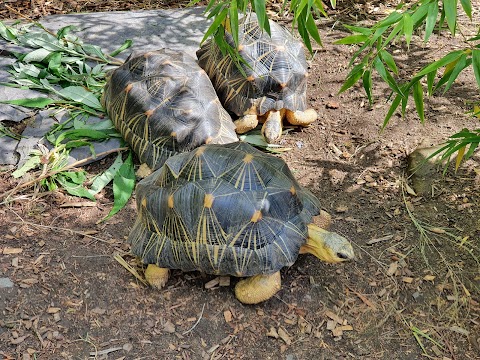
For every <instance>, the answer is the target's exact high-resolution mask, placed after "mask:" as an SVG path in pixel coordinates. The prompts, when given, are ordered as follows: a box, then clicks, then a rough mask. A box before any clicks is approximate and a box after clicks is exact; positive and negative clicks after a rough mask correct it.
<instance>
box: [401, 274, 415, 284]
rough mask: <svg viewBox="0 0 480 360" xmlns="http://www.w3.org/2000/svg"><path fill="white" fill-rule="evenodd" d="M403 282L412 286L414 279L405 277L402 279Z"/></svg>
mask: <svg viewBox="0 0 480 360" xmlns="http://www.w3.org/2000/svg"><path fill="white" fill-rule="evenodd" d="M402 281H403V282H404V283H407V284H411V283H412V282H413V278H412V277H409V276H404V277H403V278H402Z"/></svg>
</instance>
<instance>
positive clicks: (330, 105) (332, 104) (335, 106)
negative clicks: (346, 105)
mask: <svg viewBox="0 0 480 360" xmlns="http://www.w3.org/2000/svg"><path fill="white" fill-rule="evenodd" d="M325 107H326V108H327V109H338V108H339V107H340V104H339V103H338V102H336V101H334V100H330V101H329V102H327V103H326V104H325Z"/></svg>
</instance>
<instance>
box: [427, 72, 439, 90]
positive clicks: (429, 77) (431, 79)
mask: <svg viewBox="0 0 480 360" xmlns="http://www.w3.org/2000/svg"><path fill="white" fill-rule="evenodd" d="M435 76H437V70H434V71H432V72H429V73H428V74H427V88H428V96H432V93H433V91H432V90H433V82H434V81H435Z"/></svg>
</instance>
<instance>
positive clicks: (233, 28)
mask: <svg viewBox="0 0 480 360" xmlns="http://www.w3.org/2000/svg"><path fill="white" fill-rule="evenodd" d="M228 11H229V20H230V29H229V30H230V34H232V37H233V42H234V43H235V46H238V6H237V0H231V1H230V8H229V10H228Z"/></svg>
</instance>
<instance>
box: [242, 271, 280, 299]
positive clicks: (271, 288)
mask: <svg viewBox="0 0 480 360" xmlns="http://www.w3.org/2000/svg"><path fill="white" fill-rule="evenodd" d="M281 283H282V280H281V277H280V271H277V272H276V273H274V274H270V275H255V276H252V277H250V278H248V279H245V280H240V281H239V282H238V283H237V285H236V286H235V296H236V297H237V299H238V300H239V301H240V302H242V303H244V304H258V303H261V302H262V301H265V300H268V299H270V298H271V297H272V296H273V295H275V294H276V293H277V292H278V291H279V290H280V288H281Z"/></svg>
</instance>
